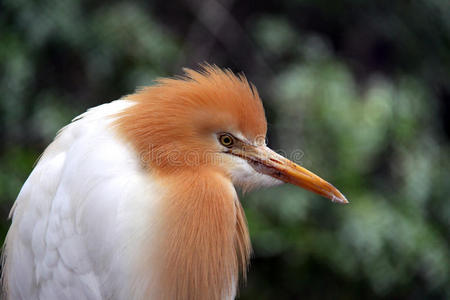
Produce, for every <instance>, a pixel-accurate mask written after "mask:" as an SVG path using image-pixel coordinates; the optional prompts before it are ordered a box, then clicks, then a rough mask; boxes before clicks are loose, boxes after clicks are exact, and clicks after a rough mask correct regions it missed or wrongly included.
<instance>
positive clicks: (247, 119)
mask: <svg viewBox="0 0 450 300" xmlns="http://www.w3.org/2000/svg"><path fill="white" fill-rule="evenodd" d="M185 71H186V74H185V76H183V77H178V78H173V79H160V80H158V82H157V83H156V84H155V85H153V86H150V87H147V88H145V89H142V90H140V91H138V92H137V93H135V94H133V95H129V96H127V97H124V98H123V99H120V100H117V101H113V102H111V103H108V104H104V105H100V106H98V107H95V108H92V109H90V110H88V111H87V112H86V113H84V114H82V115H81V116H79V117H77V118H76V119H74V121H73V122H72V123H70V124H69V125H67V126H66V127H64V128H63V129H62V130H61V131H60V132H59V133H58V135H57V137H56V138H55V140H54V141H53V142H52V143H51V144H50V145H49V146H48V148H47V149H46V150H45V152H44V153H43V155H42V157H41V158H40V159H39V162H38V163H37V165H36V166H35V168H34V170H33V171H32V173H31V174H30V176H29V178H28V179H27V181H26V182H25V184H24V185H23V187H22V189H21V191H20V194H19V195H18V197H17V200H16V202H15V204H14V207H13V209H12V211H11V215H12V225H11V228H10V229H9V232H8V235H7V239H6V244H5V251H4V268H3V287H4V289H5V292H6V295H7V297H8V299H27V300H29V299H42V300H44V299H45V300H62V299H76V300H81V299H127V300H129V299H233V298H234V297H235V295H236V290H237V284H238V280H239V277H241V278H243V277H245V274H246V271H247V266H248V261H249V255H250V251H251V246H250V240H249V236H248V231H247V224H246V220H245V216H244V212H243V209H242V207H241V204H240V202H239V200H238V196H237V193H236V189H235V186H236V187H240V188H243V189H247V190H248V189H251V188H254V187H258V186H270V185H274V184H277V183H281V182H282V181H285V182H289V183H293V184H296V185H298V186H301V187H303V188H306V189H308V190H311V191H313V192H316V193H318V194H320V195H323V196H325V197H328V198H330V199H331V200H333V201H337V202H341V203H347V200H346V199H345V197H344V196H343V195H342V194H341V193H340V192H339V191H338V190H337V189H336V188H334V187H333V186H332V185H331V184H329V183H327V182H326V181H324V180H322V179H320V178H319V177H317V176H316V175H314V174H313V173H311V172H309V171H307V170H306V169H304V168H302V167H300V166H298V165H296V164H295V163H293V162H290V161H289V160H287V159H286V158H284V157H282V156H280V155H278V154H277V153H275V152H273V151H272V150H270V149H269V148H267V146H266V145H265V135H266V119H265V115H264V109H263V106H262V103H261V101H260V99H259V96H258V93H257V91H256V89H255V87H254V86H253V85H251V84H249V83H248V81H247V80H246V78H245V77H244V76H242V75H240V76H236V75H234V74H233V73H231V72H230V71H227V70H221V69H219V68H217V67H215V66H209V65H206V66H203V68H202V70H201V71H198V72H196V71H193V70H189V69H186V70H185Z"/></svg>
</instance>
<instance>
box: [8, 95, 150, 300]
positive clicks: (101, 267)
mask: <svg viewBox="0 0 450 300" xmlns="http://www.w3.org/2000/svg"><path fill="white" fill-rule="evenodd" d="M129 105H130V102H127V101H124V100H119V101H115V102H112V103H110V104H105V105H102V106H99V107H96V108H94V109H91V110H89V111H88V112H87V113H85V114H83V115H82V116H80V117H79V118H77V119H76V120H75V121H74V122H73V123H71V124H70V125H68V126H66V127H65V128H64V129H63V130H62V131H61V132H60V133H59V135H58V136H57V138H56V139H55V141H54V142H53V143H52V144H51V145H50V146H49V147H48V148H47V150H46V151H45V152H44V154H43V155H42V157H41V158H40V160H39V162H38V163H37V165H36V167H35V168H34V170H33V172H32V173H31V175H30V176H29V178H28V179H27V181H26V183H25V184H24V186H23V188H22V190H21V192H20V194H19V196H18V198H17V200H16V203H15V208H14V210H13V211H12V214H13V216H12V217H13V224H12V226H11V229H10V231H9V233H8V237H7V243H8V247H7V248H6V258H7V260H6V262H7V264H6V266H5V268H6V269H7V270H8V273H7V276H8V278H7V282H8V286H7V289H8V292H9V297H10V299H47V300H53V299H54V300H61V299H130V298H129V297H130V295H136V298H138V295H137V294H138V292H139V290H137V289H136V285H139V284H140V283H139V281H141V280H142V279H136V278H133V274H132V273H131V271H130V269H131V268H132V267H133V266H134V264H136V263H139V262H136V261H133V258H135V257H136V253H133V250H134V249H139V247H137V245H135V244H136V243H137V242H138V239H139V236H142V235H143V234H144V233H143V231H144V230H146V231H147V232H146V234H148V230H149V227H148V226H146V225H147V224H143V223H144V222H146V221H147V220H149V219H151V216H149V215H148V213H149V212H151V211H152V208H151V207H149V206H151V205H152V203H153V201H154V200H153V199H152V196H154V195H155V194H157V193H155V192H154V190H153V189H155V187H153V186H152V184H151V182H152V181H151V180H149V179H148V177H149V176H150V175H149V174H148V172H146V171H145V170H144V169H143V168H142V166H141V165H140V164H139V161H138V160H136V155H135V153H134V151H133V149H131V148H130V147H129V146H126V145H125V144H124V143H123V142H121V139H118V138H117V137H116V133H115V132H114V131H113V130H112V129H111V127H110V126H108V124H109V123H110V122H111V121H112V119H111V115H112V114H114V113H117V112H119V111H120V110H122V109H124V108H125V107H127V106H129ZM124 207H126V209H124ZM144 212H145V214H144ZM16 232H20V234H16ZM130 233H132V234H130ZM147 236H148V235H147ZM113 250H114V251H113ZM141 284H143V283H141ZM133 285H134V286H133Z"/></svg>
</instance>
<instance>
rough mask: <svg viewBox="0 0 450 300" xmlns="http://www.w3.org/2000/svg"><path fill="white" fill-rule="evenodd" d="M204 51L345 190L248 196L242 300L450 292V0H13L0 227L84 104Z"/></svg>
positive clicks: (7, 27)
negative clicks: (338, 196)
mask: <svg viewBox="0 0 450 300" xmlns="http://www.w3.org/2000/svg"><path fill="white" fill-rule="evenodd" d="M204 61H207V62H209V63H215V64H217V65H219V66H222V67H230V68H231V69H232V70H234V71H244V72H245V74H246V75H247V77H248V78H249V79H250V80H251V81H253V82H254V83H255V84H256V86H257V87H258V89H259V91H260V94H261V95H262V98H263V101H264V105H265V107H266V111H267V117H268V121H269V145H270V146H271V147H273V148H275V149H279V150H282V151H283V153H285V154H286V155H287V156H289V157H290V158H292V159H294V160H296V161H297V162H299V163H301V164H302V165H304V166H306V167H307V168H309V169H311V170H312V171H314V172H316V173H317V174H320V175H321V176H322V177H324V178H326V179H327V180H329V181H330V182H332V183H334V184H335V186H337V187H338V188H339V189H340V190H341V191H342V192H343V193H344V194H345V195H346V196H347V198H348V199H349V200H350V201H351V204H350V205H347V206H339V205H335V204H331V203H329V202H328V201H326V200H324V199H321V198H319V197H317V196H315V195H313V194H311V193H308V192H305V191H303V190H301V189H298V188H296V187H292V186H288V185H283V186H279V187H276V188H271V189H266V190H261V191H256V192H252V193H249V194H246V195H243V197H242V199H241V200H242V202H243V205H244V207H245V209H246V213H247V217H248V221H249V226H250V231H251V235H252V241H253V246H254V259H253V261H252V265H251V268H250V273H249V278H248V283H247V285H246V287H244V288H243V289H242V290H241V293H240V299H299V298H303V299H448V298H449V297H450V272H449V270H450V261H449V260H450V257H449V236H450V205H449V196H448V195H450V171H449V170H450V155H449V153H450V147H449V136H450V121H449V118H450V105H449V101H450V4H449V2H448V1H439V0H421V1H393V0H391V1H366V2H364V1H357V0H345V1H324V0H320V1H312V0H280V1H276V2H275V1H274V2H264V1H259V2H257V1H252V2H244V1H239V2H238V1H233V0H220V1H216V0H209V1H193V0H177V1H160V0H158V1H105V0H94V1H86V0H58V1H56V0H40V1H25V0H0V140H1V144H0V231H1V237H2V238H3V237H4V236H5V234H6V231H7V228H8V226H9V221H7V215H8V211H9V209H10V207H11V206H12V203H13V202H14V199H15V197H16V196H17V194H18V192H19V190H20V187H21V185H22V184H23V182H24V181H25V180H26V178H27V176H28V174H29V173H30V171H31V169H32V167H33V164H34V162H35V161H36V160H37V158H38V156H39V154H40V153H41V152H42V151H43V150H44V149H45V147H46V145H47V144H48V143H49V142H50V141H51V140H52V138H53V137H54V136H55V133H56V132H57V130H58V129H59V128H61V127H62V126H64V125H65V124H67V123H68V122H70V120H71V119H72V118H73V117H75V116H76V115H78V114H80V113H82V112H83V111H85V110H86V109H87V108H89V107H91V106H95V105H98V104H101V103H104V102H109V101H111V100H114V99H117V98H119V97H121V96H122V95H126V94H129V93H132V92H133V90H134V89H135V88H136V87H137V86H142V85H149V84H151V83H152V80H154V79H155V78H157V77H158V76H169V75H174V74H180V73H181V68H182V67H184V66H188V67H195V66H196V65H198V63H201V62H204Z"/></svg>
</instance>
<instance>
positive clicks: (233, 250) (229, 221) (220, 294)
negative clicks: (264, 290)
mask: <svg viewBox="0 0 450 300" xmlns="http://www.w3.org/2000/svg"><path fill="white" fill-rule="evenodd" d="M161 184H162V186H164V187H165V190H166V193H165V194H164V196H163V198H164V199H163V201H162V202H161V218H160V220H161V223H160V228H159V230H158V232H159V234H160V237H159V241H161V243H159V246H158V249H156V251H155V252H153V255H154V257H155V258H158V260H157V261H156V262H155V261H154V260H153V262H152V267H153V266H154V265H155V264H156V265H157V270H158V276H157V279H156V280H154V281H153V284H150V285H149V287H148V288H149V289H148V295H150V296H154V297H151V298H152V299H153V298H154V299H224V298H231V297H234V294H235V291H236V285H237V283H238V279H239V275H240V274H242V275H243V276H244V277H245V274H246V271H247V266H248V259H249V255H250V251H251V250H250V240H249V236H248V230H247V224H246V220H245V215H244V212H243V209H242V206H241V204H240V202H239V200H238V198H237V195H236V191H235V189H234V187H233V185H232V183H231V181H230V180H229V179H228V178H227V177H225V176H222V175H221V174H220V173H217V172H211V171H210V172H207V171H205V172H202V171H200V172H196V173H192V174H185V173H183V174H178V175H168V176H166V178H164V179H162V183H161ZM150 247H152V245H150ZM153 247H154V246H153ZM149 253H152V252H149Z"/></svg>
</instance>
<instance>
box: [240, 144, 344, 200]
mask: <svg viewBox="0 0 450 300" xmlns="http://www.w3.org/2000/svg"><path fill="white" fill-rule="evenodd" d="M231 153H232V154H234V155H236V156H239V157H242V158H244V159H246V160H247V161H248V162H249V164H250V165H251V166H252V167H253V168H254V169H255V170H256V171H257V172H259V173H263V174H266V175H269V176H272V177H274V178H277V179H279V180H282V181H284V182H288V183H291V184H294V185H297V186H299V187H302V188H304V189H306V190H309V191H311V192H314V193H316V194H319V195H322V196H324V197H326V198H329V199H331V201H333V202H338V203H342V204H346V203H348V201H347V199H346V198H345V196H344V195H342V193H341V192H339V190H338V189H336V188H335V187H334V186H333V185H331V184H330V183H328V182H326V181H325V180H323V179H322V178H320V177H319V176H317V175H315V174H314V173H312V172H310V171H308V170H307V169H305V168H303V167H301V166H299V165H297V164H296V163H294V162H292V161H290V160H289V159H287V158H285V157H283V156H281V155H279V154H278V153H276V152H275V151H273V150H271V149H270V148H268V147H266V146H259V147H256V146H251V145H248V144H247V145H245V146H244V147H242V148H240V149H239V148H238V149H233V150H231Z"/></svg>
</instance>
